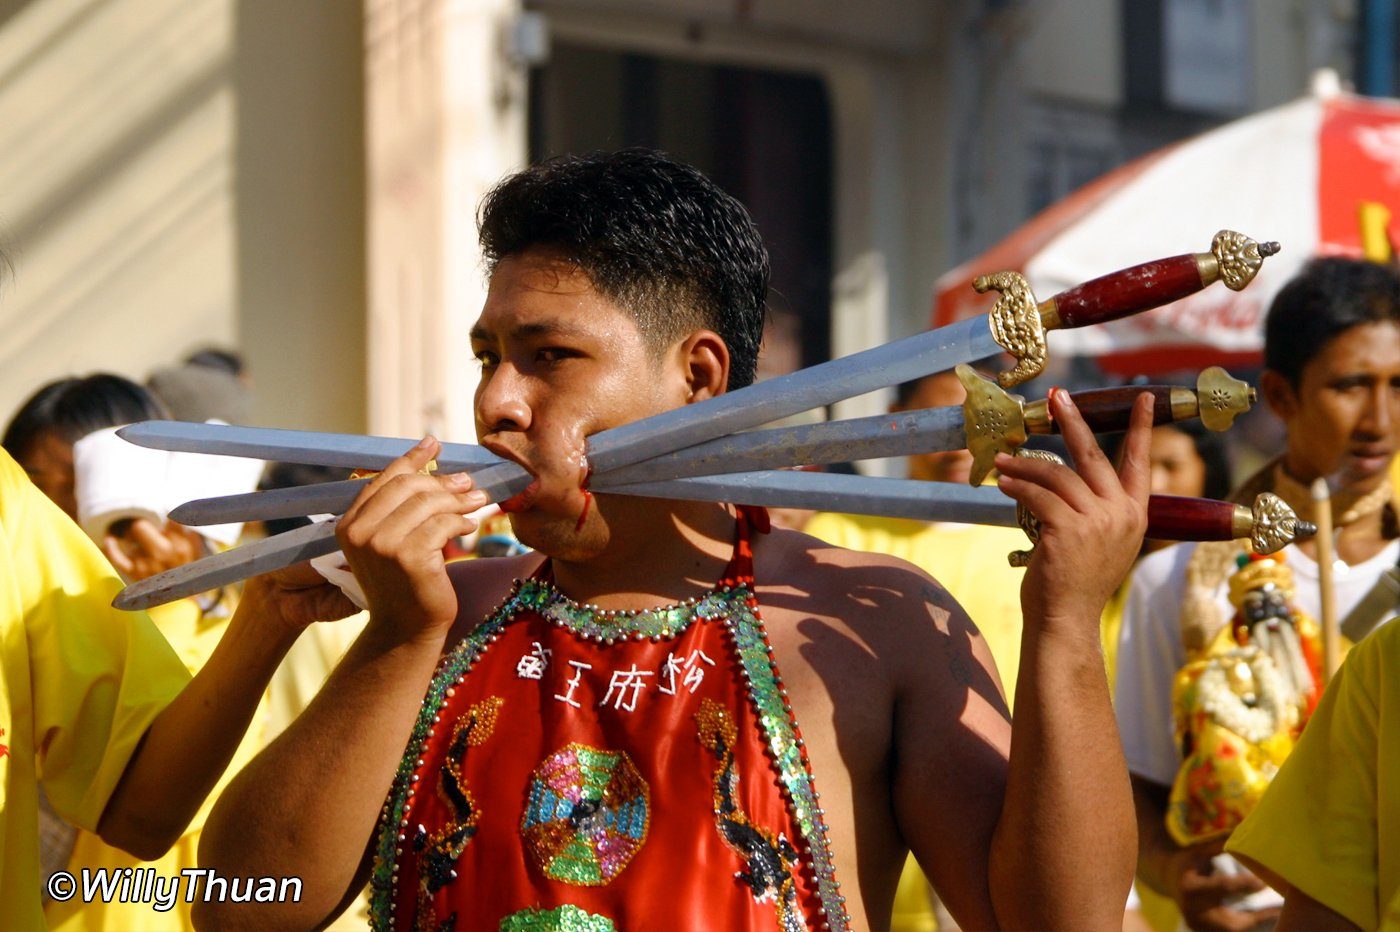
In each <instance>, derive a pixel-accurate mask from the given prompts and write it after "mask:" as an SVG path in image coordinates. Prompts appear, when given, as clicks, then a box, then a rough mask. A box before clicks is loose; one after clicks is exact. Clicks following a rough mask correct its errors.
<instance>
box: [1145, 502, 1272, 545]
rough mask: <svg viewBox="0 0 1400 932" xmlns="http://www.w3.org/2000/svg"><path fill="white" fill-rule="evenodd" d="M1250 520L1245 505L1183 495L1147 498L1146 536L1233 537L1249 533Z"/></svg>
mask: <svg viewBox="0 0 1400 932" xmlns="http://www.w3.org/2000/svg"><path fill="white" fill-rule="evenodd" d="M1241 511H1242V512H1243V513H1242V514H1237V513H1238V512H1241ZM1237 519H1238V521H1237ZM1240 522H1248V524H1245V525H1244V526H1241V524H1240ZM1252 522H1253V515H1252V514H1251V513H1250V511H1249V509H1248V508H1245V507H1244V506H1243V505H1234V504H1231V503H1230V502H1218V501H1215V500H1214V499H1209V498H1187V497H1185V496H1182V495H1153V496H1151V497H1150V498H1148V500H1147V534H1146V537H1147V538H1148V539H1149V540H1235V539H1236V538H1240V537H1249V529H1248V527H1249V524H1252ZM1240 531H1243V532H1244V533H1240Z"/></svg>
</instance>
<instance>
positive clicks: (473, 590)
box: [447, 553, 543, 633]
mask: <svg viewBox="0 0 1400 932" xmlns="http://www.w3.org/2000/svg"><path fill="white" fill-rule="evenodd" d="M542 559H543V558H542V557H541V556H540V555H539V554H537V553H526V554H522V555H520V556H518V557H483V558H480V559H476V560H461V561H458V562H456V563H452V564H450V565H449V566H448V568H447V572H448V576H449V577H450V578H451V580H452V587H453V588H454V589H456V590H457V603H458V605H457V628H458V630H460V631H462V632H463V633H465V631H469V630H471V628H473V627H475V626H476V625H477V624H480V623H481V621H482V620H484V619H485V618H486V616H487V615H489V614H490V613H491V612H492V611H494V610H495V609H496V608H497V607H498V606H500V604H501V602H502V601H504V600H505V598H506V596H507V595H509V594H510V589H511V586H512V585H513V584H514V583H515V580H517V579H524V578H526V577H527V576H529V575H530V574H531V573H533V572H535V570H537V569H539V566H540V563H541V561H542Z"/></svg>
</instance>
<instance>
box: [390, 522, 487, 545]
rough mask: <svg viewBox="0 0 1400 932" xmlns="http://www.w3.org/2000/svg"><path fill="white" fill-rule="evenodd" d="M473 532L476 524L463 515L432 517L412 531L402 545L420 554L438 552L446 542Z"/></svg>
mask: <svg viewBox="0 0 1400 932" xmlns="http://www.w3.org/2000/svg"><path fill="white" fill-rule="evenodd" d="M474 530H476V522H475V521H473V520H472V519H471V518H468V517H466V516H465V515H457V514H439V515H434V516H433V517H431V518H429V519H428V520H426V521H424V522H423V523H422V524H420V525H419V526H418V527H417V528H416V529H414V531H413V532H412V533H411V534H409V535H408V536H407V537H406V538H405V539H404V545H405V547H406V548H407V549H413V550H419V551H420V552H427V551H429V550H433V551H440V550H442V548H443V547H446V546H447V542H448V541H450V540H452V539H453V538H455V537H462V536H463V535H466V534H470V533H471V532H472V531H474Z"/></svg>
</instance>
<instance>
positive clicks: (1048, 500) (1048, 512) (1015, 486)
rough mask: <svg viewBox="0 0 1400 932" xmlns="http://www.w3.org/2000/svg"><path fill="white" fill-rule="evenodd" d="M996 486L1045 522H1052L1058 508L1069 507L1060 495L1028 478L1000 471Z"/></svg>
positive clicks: (1056, 515)
mask: <svg viewBox="0 0 1400 932" xmlns="http://www.w3.org/2000/svg"><path fill="white" fill-rule="evenodd" d="M997 488H999V489H1001V490H1002V491H1003V492H1004V493H1006V495H1007V496H1008V497H1010V498H1013V499H1015V500H1016V501H1017V502H1018V503H1019V504H1022V505H1025V506H1026V507H1027V508H1029V509H1030V511H1031V514H1033V515H1035V516H1036V517H1037V518H1039V519H1040V521H1041V522H1042V523H1045V524H1053V523H1054V522H1055V520H1056V518H1057V517H1058V516H1059V515H1060V509H1063V508H1068V507H1069V506H1068V505H1066V504H1065V502H1064V500H1063V499H1062V498H1061V497H1060V496H1058V495H1056V494H1055V493H1054V492H1052V491H1050V490H1049V489H1047V488H1045V487H1044V486H1042V485H1039V484H1037V483H1036V482H1033V481H1031V480H1029V479H1020V478H1017V477H1015V476H1009V475H1007V474H1006V473H1002V474H1001V476H1000V477H999V478H998V479H997Z"/></svg>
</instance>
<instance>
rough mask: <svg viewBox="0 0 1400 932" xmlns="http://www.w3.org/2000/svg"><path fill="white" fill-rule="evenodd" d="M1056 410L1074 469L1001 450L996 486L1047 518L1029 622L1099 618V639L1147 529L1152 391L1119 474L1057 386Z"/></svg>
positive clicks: (1025, 595)
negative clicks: (1102, 618) (1112, 598)
mask: <svg viewBox="0 0 1400 932" xmlns="http://www.w3.org/2000/svg"><path fill="white" fill-rule="evenodd" d="M1050 410H1051V413H1052V414H1053V416H1054V417H1055V419H1056V420H1057V421H1059V424H1060V429H1061V431H1062V433H1063V435H1064V438H1065V445H1066V446H1067V447H1068V448H1069V453H1070V456H1071V457H1072V458H1073V460H1074V465H1075V469H1074V470H1072V469H1069V468H1068V467H1066V466H1062V465H1060V464H1058V463H1052V462H1049V461H1047V460H1039V459H1033V458H1030V457H1013V456H1007V455H1006V454H999V455H998V456H997V459H996V467H997V469H998V470H999V471H1000V472H1001V478H1000V479H999V480H998V483H997V484H998V486H1000V488H1001V490H1002V491H1003V492H1005V493H1006V494H1007V495H1009V496H1011V497H1012V498H1014V499H1015V500H1016V501H1017V502H1019V503H1020V504H1022V505H1024V506H1026V507H1027V508H1029V509H1030V511H1031V513H1032V514H1034V515H1035V516H1036V518H1038V519H1039V520H1040V523H1041V531H1040V543H1039V545H1038V546H1037V547H1036V548H1035V555H1034V556H1033V557H1032V558H1031V562H1030V566H1029V567H1028V568H1027V570H1026V578H1025V581H1024V583H1023V584H1022V586H1021V601H1022V607H1023V610H1024V613H1025V618H1026V620H1027V621H1028V622H1030V621H1032V620H1034V622H1035V623H1038V624H1041V625H1044V626H1046V627H1047V629H1049V628H1051V627H1053V626H1055V625H1057V624H1060V623H1063V622H1071V623H1075V622H1073V620H1074V619H1083V618H1093V619H1095V622H1096V624H1095V627H1094V630H1093V632H1092V634H1093V636H1094V637H1096V638H1097V637H1098V628H1097V619H1098V617H1099V615H1100V613H1101V612H1102V611H1103V607H1104V605H1105V604H1106V603H1107V602H1108V599H1109V596H1111V595H1112V594H1113V591H1114V589H1115V588H1116V587H1117V586H1118V584H1119V583H1120V582H1121V581H1122V579H1123V577H1124V576H1126V575H1127V573H1128V570H1129V569H1130V568H1131V567H1132V563H1133V560H1134V559H1135V558H1136V556H1137V554H1138V550H1139V549H1140V548H1141V546H1142V535H1143V531H1144V530H1146V528H1147V497H1148V493H1149V491H1150V488H1151V473H1150V467H1149V461H1148V447H1149V444H1150V441H1151V431H1152V396H1151V395H1148V394H1145V393H1144V394H1143V395H1141V396H1139V397H1138V399H1137V401H1136V403H1135V405H1134V407H1133V415H1132V421H1131V424H1130V426H1129V428H1128V435H1127V439H1126V440H1125V442H1124V447H1123V449H1124V455H1123V465H1122V467H1121V469H1120V471H1119V472H1118V473H1115V472H1114V470H1113V465H1112V464H1111V463H1110V462H1109V461H1108V458H1107V457H1106V456H1104V454H1103V451H1102V450H1100V449H1099V445H1098V443H1097V442H1096V441H1095V440H1094V435H1093V434H1092V433H1091V432H1090V430H1089V427H1088V425H1086V424H1085V423H1084V419H1083V418H1082V417H1081V416H1080V414H1079V409H1078V408H1076V407H1075V405H1074V401H1073V400H1072V399H1071V398H1070V395H1069V392H1066V391H1064V390H1062V389H1058V388H1057V389H1052V390H1051V392H1050ZM1076 470H1077V471H1076ZM1081 633H1087V632H1081Z"/></svg>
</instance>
